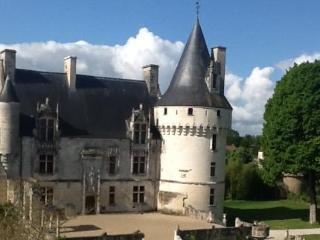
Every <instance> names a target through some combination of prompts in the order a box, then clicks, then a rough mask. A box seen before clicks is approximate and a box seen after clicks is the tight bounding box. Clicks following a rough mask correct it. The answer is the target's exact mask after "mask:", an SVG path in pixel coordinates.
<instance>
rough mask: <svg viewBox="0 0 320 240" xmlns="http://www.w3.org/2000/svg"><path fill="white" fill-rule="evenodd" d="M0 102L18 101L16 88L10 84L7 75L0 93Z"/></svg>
mask: <svg viewBox="0 0 320 240" xmlns="http://www.w3.org/2000/svg"><path fill="white" fill-rule="evenodd" d="M0 102H7V103H8V102H19V99H18V97H17V94H16V90H15V88H14V86H13V85H12V81H11V79H10V78H9V76H7V79H6V81H5V83H4V87H3V89H2V91H1V94H0Z"/></svg>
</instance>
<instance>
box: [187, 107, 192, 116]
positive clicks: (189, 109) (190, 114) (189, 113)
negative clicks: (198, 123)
mask: <svg viewBox="0 0 320 240" xmlns="http://www.w3.org/2000/svg"><path fill="white" fill-rule="evenodd" d="M188 115H189V116H192V115H193V108H188Z"/></svg>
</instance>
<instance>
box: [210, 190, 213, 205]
mask: <svg viewBox="0 0 320 240" xmlns="http://www.w3.org/2000/svg"><path fill="white" fill-rule="evenodd" d="M209 204H210V206H213V205H214V188H210V196H209Z"/></svg>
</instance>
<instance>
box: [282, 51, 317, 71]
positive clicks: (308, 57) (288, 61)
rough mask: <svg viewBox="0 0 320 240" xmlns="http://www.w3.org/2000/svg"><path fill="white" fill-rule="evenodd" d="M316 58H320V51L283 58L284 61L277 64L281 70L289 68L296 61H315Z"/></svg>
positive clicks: (298, 62) (297, 62)
mask: <svg viewBox="0 0 320 240" xmlns="http://www.w3.org/2000/svg"><path fill="white" fill-rule="evenodd" d="M316 59H320V53H314V54H311V55H308V54H301V55H300V56H298V57H296V58H289V59H286V60H283V61H281V62H279V63H278V64H276V66H277V67H278V68H280V69H281V70H283V71H285V70H287V69H289V68H290V67H292V66H293V65H294V63H296V64H301V63H303V62H314V61H315V60H316Z"/></svg>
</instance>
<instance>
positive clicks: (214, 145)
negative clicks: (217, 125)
mask: <svg viewBox="0 0 320 240" xmlns="http://www.w3.org/2000/svg"><path fill="white" fill-rule="evenodd" d="M211 150H217V135H216V134H213V135H212V139H211Z"/></svg>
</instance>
